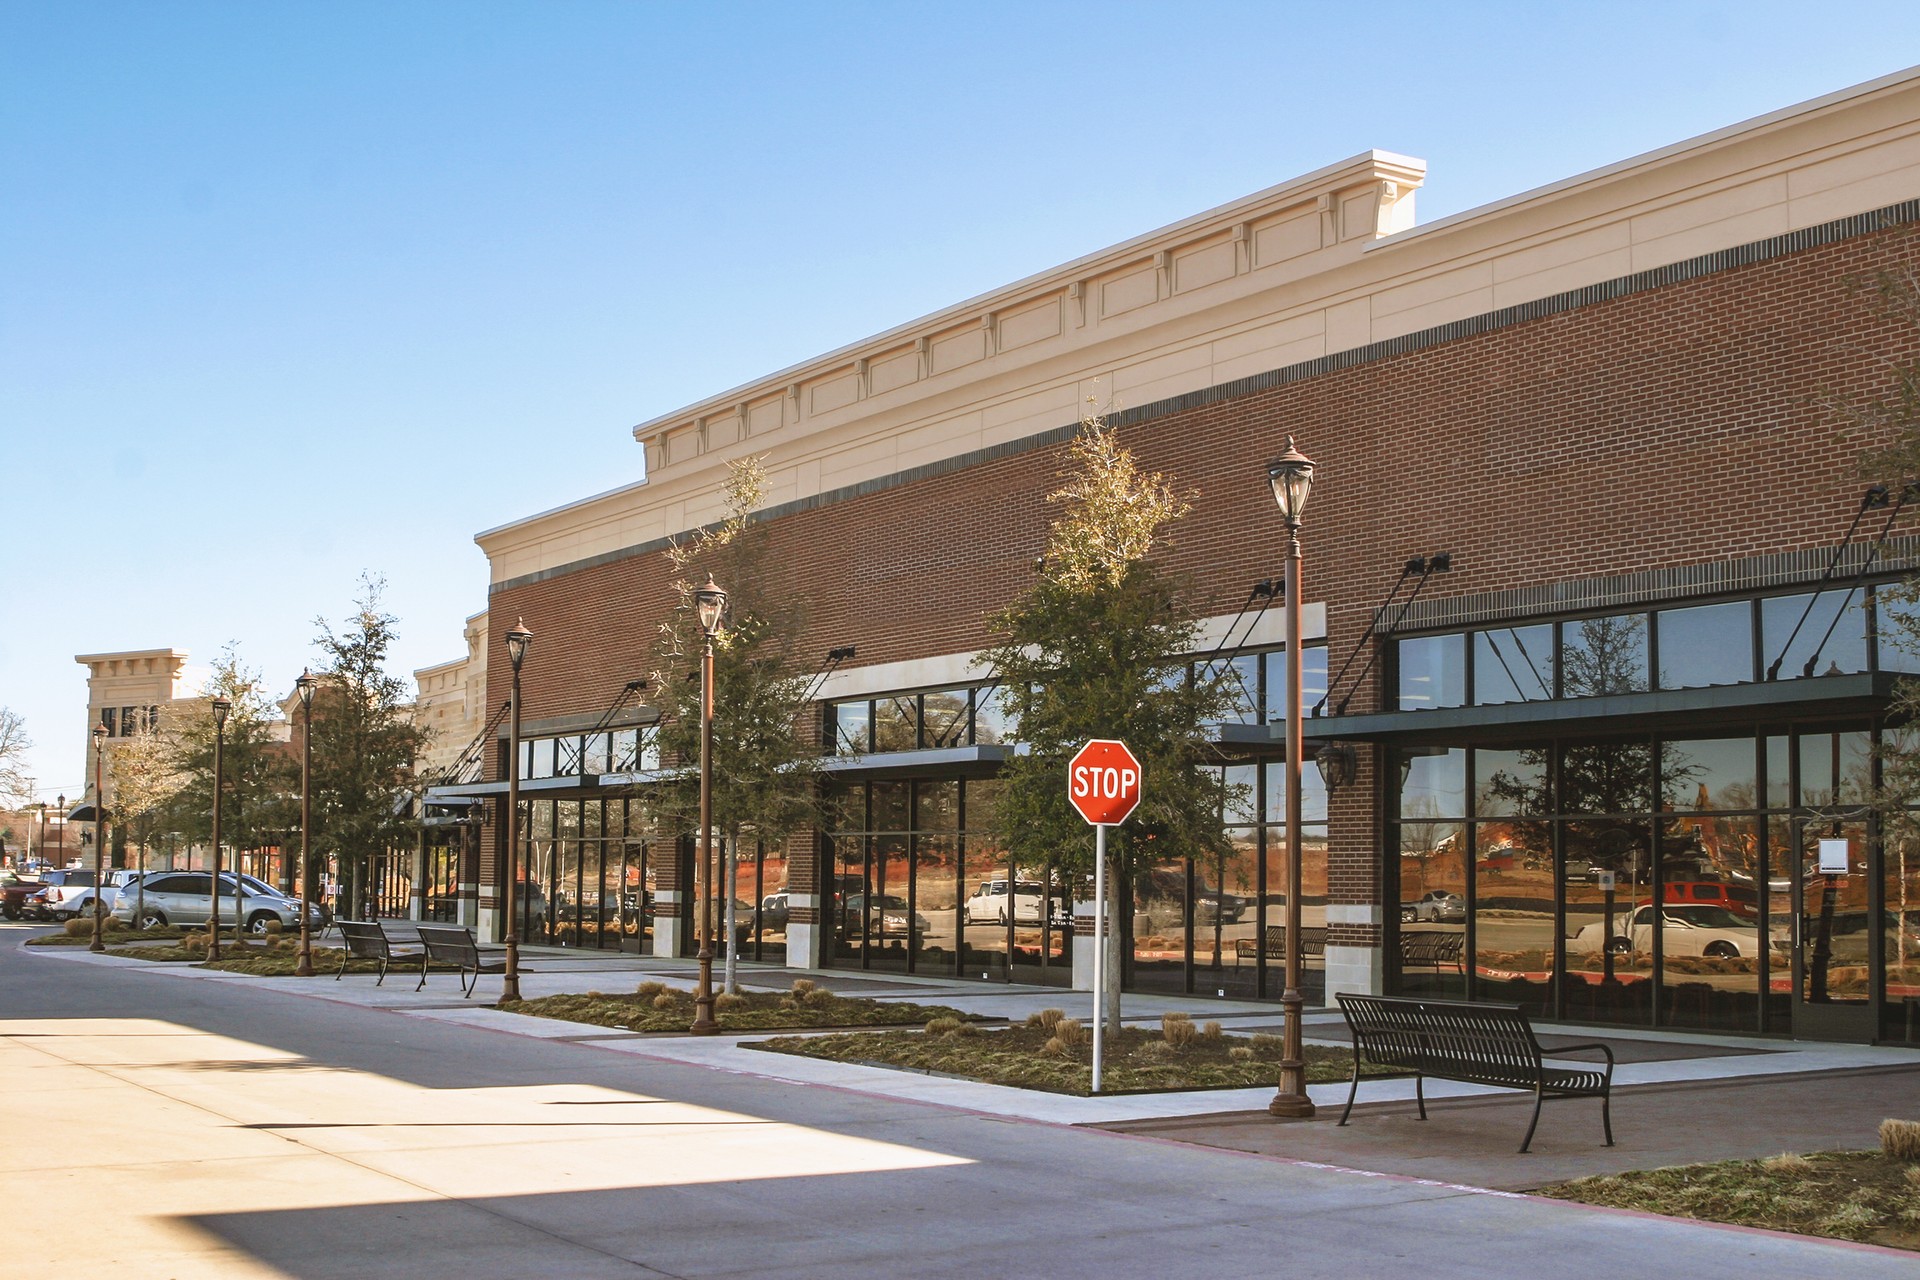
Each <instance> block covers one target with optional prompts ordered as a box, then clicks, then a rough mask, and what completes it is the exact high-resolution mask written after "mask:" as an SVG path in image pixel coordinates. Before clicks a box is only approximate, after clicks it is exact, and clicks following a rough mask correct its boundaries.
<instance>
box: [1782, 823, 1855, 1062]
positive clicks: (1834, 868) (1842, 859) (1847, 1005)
mask: <svg viewBox="0 0 1920 1280" xmlns="http://www.w3.org/2000/svg"><path fill="white" fill-rule="evenodd" d="M1795 826H1796V828H1797V830H1798V836H1799V839H1798V851H1799V856H1798V858H1797V859H1796V860H1795V863H1794V866H1793V867H1792V875H1793V884H1792V888H1791V895H1792V903H1793V910H1792V916H1791V924H1790V930H1791V933H1790V937H1789V939H1788V945H1789V949H1790V952H1791V955H1792V972H1793V1034H1794V1036H1795V1038H1797V1039H1802V1040H1848V1041H1857V1042H1859V1043H1862V1044H1864V1043H1867V1042H1868V1041H1871V1040H1872V1039H1873V1038H1874V1019H1873V990H1874V977H1873V975H1874V972H1875V971H1876V970H1877V968H1878V959H1879V957H1877V956H1876V955H1874V954H1873V953H1874V947H1873V943H1874V941H1875V940H1876V939H1877V938H1878V937H1879V934H1880V931H1879V930H1878V929H1876V928H1874V927H1873V919H1872V915H1871V913H1870V911H1869V905H1868V903H1869V897H1870V890H1869V885H1870V881H1871V876H1870V875H1869V869H1870V864H1869V847H1868V843H1867V828H1866V824H1865V823H1862V822H1838V823H1836V822H1810V821H1805V820H1801V821H1798V822H1796V823H1795ZM1775 954H1776V955H1777V954H1779V953H1778V951H1776V952H1775Z"/></svg>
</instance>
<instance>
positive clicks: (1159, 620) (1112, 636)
mask: <svg viewBox="0 0 1920 1280" xmlns="http://www.w3.org/2000/svg"><path fill="white" fill-rule="evenodd" d="M1062 479H1063V483H1062V485H1061V487H1060V488H1059V489H1058V490H1056V491H1055V492H1054V493H1051V494H1049V495H1048V501H1049V502H1052V503H1054V504H1056V505H1057V506H1058V507H1059V515H1058V516H1057V517H1056V518H1055V519H1054V521H1053V525H1052V528H1051V530H1050V532H1049V534H1048V539H1047V549H1046V554H1045V556H1044V557H1043V558H1042V560H1041V562H1040V566H1039V575H1038V579H1037V580H1036V581H1035V582H1034V584H1033V586H1032V587H1031V588H1029V589H1028V590H1027V591H1026V593H1025V594H1023V595H1022V596H1020V598H1019V599H1017V600H1015V601H1014V602H1013V603H1012V604H1011V605H1010V606H1008V607H1007V608H1006V609H1005V610H1004V611H1003V612H1001V613H1000V614H998V615H996V616H995V617H994V618H993V619H992V624H991V625H992V630H993V635H994V637H995V643H994V645H993V646H992V648H990V649H989V650H988V651H987V655H986V657H987V660H988V661H989V662H990V663H991V665H992V668H993V670H994V671H995V672H997V673H998V675H999V677H1000V680H1001V683H1002V685H1003V688H1004V691H1005V693H1004V696H1005V700H1006V705H1007V707H1008V710H1009V711H1010V713H1011V715H1012V717H1013V719H1014V720H1015V721H1016V723H1017V724H1018V730H1017V736H1018V738H1019V739H1020V741H1022V742H1024V743H1025V744H1026V746H1027V753H1026V754H1024V755H1016V756H1015V757H1013V759H1012V760H1010V761H1009V762H1008V763H1007V764H1006V766H1005V768H1004V770H1003V772H1002V775H1001V777H1002V781H1003V788H1004V789H1003V792H1002V795H1001V799H1000V805H999V810H998V814H997V819H996V821H997V824H998V827H999V829H1000V834H1001V835H1002V837H1003V838H1004V840H1005V842H1006V846H1007V849H1008V851H1009V852H1010V853H1011V854H1012V856H1013V858H1014V861H1015V864H1016V866H1024V867H1029V868H1059V869H1060V870H1062V871H1064V872H1065V873H1067V874H1068V875H1070V876H1074V877H1079V876H1083V875H1086V874H1088V873H1090V872H1091V871H1092V869H1093V853H1094V841H1093V834H1092V832H1090V831H1089V830H1088V829H1087V826H1086V824H1085V822H1083V821H1082V820H1081V818H1080V816H1079V814H1078V813H1076V812H1075V811H1074V809H1073V808H1072V806H1071V805H1069V804H1068V803H1067V794H1066V768H1067V761H1068V759H1069V758H1070V757H1071V756H1072V755H1073V753H1074V752H1075V751H1076V750H1077V749H1079V747H1080V746H1081V744H1083V743H1084V742H1086V741H1087V740H1088V739H1089V738H1119V739H1121V740H1123V741H1124V742H1126V744H1127V745H1128V746H1129V747H1131V748H1132V749H1133V752H1134V754H1135V755H1137V756H1138V757H1139V758H1140V762H1141V765H1142V766H1143V768H1144V771H1145V778H1144V781H1143V785H1142V787H1141V796H1140V807H1139V808H1138V809H1136V810H1135V811H1134V815H1133V817H1132V818H1130V819H1129V820H1128V821H1127V823H1126V825H1124V826H1122V827H1118V828H1115V829H1114V830H1113V831H1111V832H1109V833H1108V838H1107V852H1108V856H1109V858H1110V859H1111V862H1112V865H1113V869H1114V874H1115V888H1116V894H1117V896H1118V897H1119V900H1120V901H1123V902H1130V901H1131V900H1132V894H1133V892H1134V889H1135V888H1136V887H1137V886H1139V885H1142V884H1145V883H1149V882H1150V875H1149V873H1150V871H1151V869H1152V868H1153V866H1154V865H1155V864H1156V863H1163V862H1167V861H1170V860H1173V859H1178V858H1184V857H1203V858H1210V859H1217V860H1219V861H1220V863H1221V864H1224V862H1225V860H1227V859H1230V858H1231V857H1232V856H1233V849H1232V847H1231V845H1230V844H1229V843H1228V841H1227V836H1226V831H1225V827H1224V824H1223V821H1222V813H1221V806H1222V791H1221V781H1220V777H1219V774H1218V773H1217V772H1215V771H1214V770H1213V769H1210V768H1209V767H1208V765H1209V764H1210V762H1211V761H1212V749H1211V747H1210V745H1209V734H1208V731H1207V729H1206V726H1207V725H1208V724H1209V723H1210V722H1213V721H1216V720H1218V719H1220V718H1221V717H1222V716H1223V715H1224V714H1225V713H1226V711H1227V709H1228V708H1229V707H1230V706H1231V705H1232V689H1231V687H1230V685H1231V681H1230V678H1229V676H1228V674H1227V672H1226V670H1225V669H1224V668H1213V667H1209V666H1205V665H1202V666H1201V667H1200V668H1199V669H1198V670H1190V669H1189V655H1191V654H1192V653H1193V652H1194V650H1195V649H1196V648H1197V647H1198V640H1199V635H1198V625H1197V623H1196V621H1195V619H1194V616H1193V613H1192V611H1191V610H1190V609H1188V608H1187V607H1186V605H1185V602H1184V600H1183V599H1182V593H1181V590H1180V584H1179V583H1177V582H1176V581H1175V580H1174V579H1173V578H1172V577H1171V576H1170V575H1169V574H1167V573H1166V572H1165V571H1164V570H1162V569H1161V568H1160V567H1159V566H1157V565H1155V564H1154V563H1153V561H1152V559H1151V558H1150V557H1151V555H1152V553H1153V551H1154V550H1155V549H1156V548H1157V547H1158V546H1160V545H1161V544H1162V543H1163V542H1164V536H1165V530H1166V528H1167V526H1169V525H1171V524H1172V523H1174V522H1175V521H1177V520H1178V519H1179V518H1180V517H1181V516H1182V515H1184V514H1185V513H1186V511H1187V500H1186V498H1185V497H1183V496H1182V495H1180V494H1178V493H1176V492H1174V490H1173V489H1172V488H1171V487H1170V486H1169V485H1168V483H1167V481H1166V480H1165V479H1164V478H1163V477H1162V476H1160V475H1157V474H1145V473H1142V472H1141V471H1140V470H1139V468H1138V466H1137V465H1136V464H1135V462H1134V458H1133V455H1132V454H1131V453H1130V452H1128V451H1127V450H1126V449H1124V448H1122V447H1121V445H1120V444H1119V442H1118V441H1117V440H1115V439H1114V437H1113V434H1112V432H1111V431H1109V430H1108V429H1107V426H1106V424H1105V422H1104V421H1103V420H1102V419H1101V417H1100V416H1098V415H1097V414H1093V415H1089V416H1088V417H1087V418H1086V419H1085V420H1084V421H1083V422H1082V424H1081V433H1080V435H1079V436H1077V437H1076V438H1075V439H1074V441H1073V443H1072V445H1071V447H1070V450H1069V463H1068V467H1067V470H1066V471H1065V472H1064V473H1063V476H1062ZM1229 799H1231V797H1229ZM1116 914H1117V917H1118V918H1117V920H1116V921H1115V923H1116V925H1117V926H1118V927H1116V928H1114V929H1112V930H1110V931H1109V934H1108V936H1109V939H1110V941H1109V960H1110V964H1111V967H1112V972H1113V973H1114V974H1115V975H1116V977H1117V976H1118V975H1119V973H1120V969H1119V967H1118V966H1119V963H1120V956H1121V955H1122V954H1123V952H1124V950H1125V942H1126V939H1128V938H1130V937H1131V934H1132V919H1131V917H1132V912H1130V911H1120V912H1117V913H1116ZM1107 1013H1108V1022H1109V1025H1111V1026H1118V1025H1119V1021H1120V984H1119V983H1118V982H1117V981H1116V982H1115V983H1114V984H1113V986H1112V989H1111V990H1110V991H1109V992H1108V1008H1107Z"/></svg>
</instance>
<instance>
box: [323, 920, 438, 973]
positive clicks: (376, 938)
mask: <svg viewBox="0 0 1920 1280" xmlns="http://www.w3.org/2000/svg"><path fill="white" fill-rule="evenodd" d="M333 926H334V928H336V929H338V930H339V931H340V941H341V942H342V943H343V944H344V947H345V949H344V950H342V951H341V953H340V972H339V973H336V974H334V975H333V980H334V981H335V982H338V981H340V979H341V977H342V975H344V974H345V973H346V971H347V965H348V964H349V963H350V962H351V961H352V960H354V959H355V958H358V959H362V960H378V961H379V962H380V980H379V982H375V983H374V984H373V985H374V986H376V987H377V986H379V985H380V983H381V982H385V981H386V980H387V966H388V965H390V964H392V963H393V962H394V961H395V960H411V959H413V958H414V957H415V956H420V957H421V959H422V961H423V962H424V960H425V953H424V952H417V951H395V950H394V949H393V939H392V938H389V937H388V936H387V931H386V930H385V929H384V928H382V927H381V925H380V922H379V921H378V920H344V919H336V920H335V921H334V922H333Z"/></svg>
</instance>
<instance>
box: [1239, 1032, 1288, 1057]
mask: <svg viewBox="0 0 1920 1280" xmlns="http://www.w3.org/2000/svg"><path fill="white" fill-rule="evenodd" d="M1247 1043H1248V1044H1250V1045H1251V1046H1252V1047H1253V1051H1254V1052H1255V1053H1279V1052H1280V1051H1281V1049H1283V1048H1285V1047H1286V1043H1287V1042H1286V1041H1285V1040H1282V1039H1281V1038H1280V1037H1279V1036H1273V1035H1268V1034H1267V1033H1266V1032H1264V1031H1256V1032H1255V1033H1254V1034H1252V1035H1250V1036H1248V1037H1247Z"/></svg>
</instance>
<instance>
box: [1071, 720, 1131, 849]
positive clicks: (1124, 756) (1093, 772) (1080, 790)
mask: <svg viewBox="0 0 1920 1280" xmlns="http://www.w3.org/2000/svg"><path fill="white" fill-rule="evenodd" d="M1067 799H1068V801H1070V802H1071V803H1072V805H1073V807H1074V808H1076V809H1078V810H1079V811H1080V816H1081V817H1083V818H1085V819H1086V820H1087V821H1088V822H1090V823H1092V824H1093V825H1094V826H1096V827H1102V826H1117V825H1118V824H1120V823H1122V822H1125V821H1126V820H1127V815H1128V814H1130V813H1132V812H1133V811H1134V808H1135V806H1137V805H1138V804H1139V803H1140V762H1139V761H1138V760H1136V759H1134V757H1133V752H1131V751H1129V750H1127V744H1126V743H1124V742H1115V741H1113V740H1111V739H1109V738H1095V739H1094V740H1093V741H1091V742H1089V743H1088V744H1087V745H1086V746H1084V747H1082V748H1080V750H1079V751H1077V752H1075V753H1074V757H1073V760H1072V761H1071V762H1070V763H1069V764H1068V765H1067Z"/></svg>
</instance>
